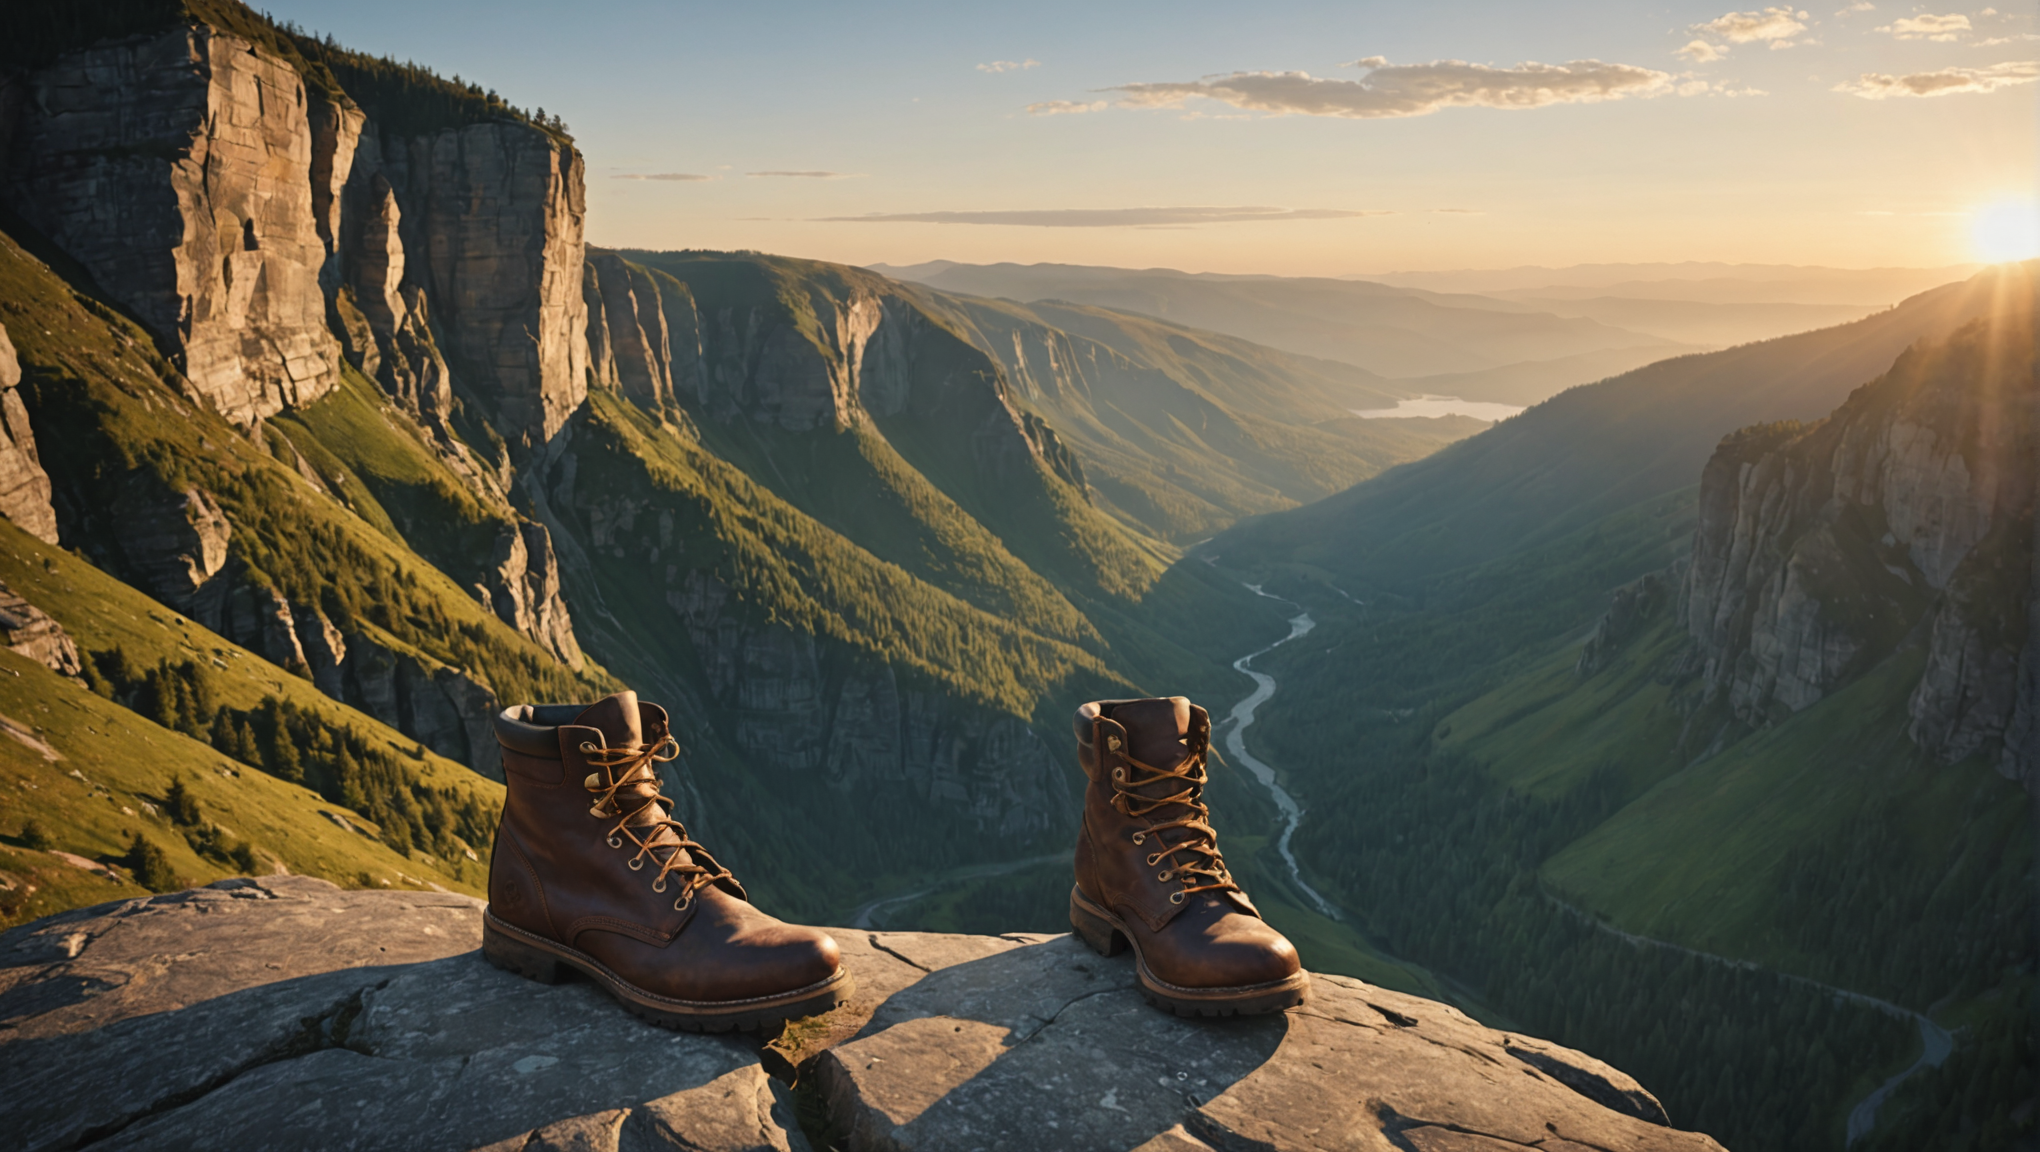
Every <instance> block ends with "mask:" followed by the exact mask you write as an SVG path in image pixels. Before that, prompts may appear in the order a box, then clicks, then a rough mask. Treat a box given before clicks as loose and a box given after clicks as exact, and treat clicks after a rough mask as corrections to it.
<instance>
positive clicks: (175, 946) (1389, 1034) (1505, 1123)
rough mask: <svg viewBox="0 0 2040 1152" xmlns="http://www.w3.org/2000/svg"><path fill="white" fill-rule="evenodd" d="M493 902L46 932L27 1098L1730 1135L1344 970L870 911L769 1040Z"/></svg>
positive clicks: (861, 1143)
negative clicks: (827, 975) (1247, 993)
mask: <svg viewBox="0 0 2040 1152" xmlns="http://www.w3.org/2000/svg"><path fill="white" fill-rule="evenodd" d="M480 912H481V905H480V904H479V903H478V902H476V901H474V900H470V899H468V898H466V897H461V896H453V895H442V894H437V893H393V892H350V891H343V890H341V889H339V888H335V887H333V886H332V885H330V884H327V883H325V882H323V881H319V880H311V879H305V878H300V877H266V878H263V879H261V880H225V881H221V882H220V883H218V884H215V885H213V886H212V887H210V888H201V889H194V890H191V891H187V892H179V893H173V894H170V895H165V896H157V897H153V898H150V899H147V900H130V901H123V902H120V903H116V904H105V905H100V906H98V907H95V908H86V909H81V910H78V911H75V912H70V913H65V914H63V915H60V916H55V917H51V918H49V919H46V920H41V921H37V922H36V923H33V924H29V925H25V926H23V927H21V928H17V929H15V930H14V931H12V932H9V933H7V934H5V935H4V936H0V1068H4V1069H5V1070H6V1071H5V1075H4V1076H0V1112H4V1113H5V1114H6V1115H7V1116H8V1117H9V1120H10V1125H11V1127H12V1129H13V1132H14V1134H15V1135H16V1137H17V1138H18V1139H19V1140H20V1141H21V1144H20V1146H21V1147H24V1148H29V1149H67V1148H82V1147H92V1148H109V1149H111V1148H150V1149H158V1148H161V1149H169V1148H200V1147H262V1148H272V1149H284V1148H306V1149H314V1148H316V1149H321V1150H334V1149H384V1148H387V1149H419V1148H444V1149H481V1148H486V1149H489V1150H491V1152H497V1150H511V1149H520V1150H526V1152H540V1150H546V1149H569V1148H572V1149H589V1150H595V1149H601V1150H605V1152H625V1150H637V1149H672V1148H684V1149H700V1150H710V1149H713V1150H738V1149H774V1150H778V1152H794V1150H804V1149H810V1148H813V1147H815V1146H816V1144H814V1143H811V1136H812V1137H813V1138H814V1139H817V1140H819V1141H820V1142H821V1144H823V1145H826V1146H829V1147H842V1148H847V1149H858V1150H862V1149H951V1148H956V1149H1005V1148H1014V1149H1035V1148H1072V1149H1093V1148H1111V1149H1125V1148H1141V1149H1147V1150H1151V1152H1162V1150H1182V1152H1194V1150H1197V1149H1206V1148H1219V1149H1332V1148H1364V1149H1382V1150H1387V1149H1401V1150H1404V1152H1412V1150H1414V1152H1507V1150H1508V1149H1513V1148H1537V1149H1542V1150H1545V1152H1587V1150H1589V1149H1594V1150H1604V1152H1652V1150H1659V1149H1663V1150H1675V1149H1676V1150H1700V1149H1718V1148H1719V1147H1720V1146H1719V1145H1717V1144H1716V1143H1715V1142H1714V1141H1713V1140H1711V1139H1709V1138H1707V1137H1706V1136H1702V1135H1699V1134H1697V1133H1692V1132H1681V1131H1677V1130H1675V1129H1672V1128H1670V1127H1667V1126H1665V1122H1664V1111H1663V1109H1662V1108H1661V1107H1660V1106H1659V1105H1658V1102H1657V1101H1656V1100H1655V1099H1654V1098H1652V1097H1651V1095H1650V1094H1649V1093H1648V1092H1645V1091H1644V1090H1643V1088H1642V1087H1641V1086H1639V1085H1638V1084H1637V1083H1636V1082H1635V1081H1634V1080H1632V1079H1630V1078H1629V1077H1628V1076H1626V1075H1624V1074H1622V1073H1621V1072H1618V1071H1616V1070H1615V1069H1613V1068H1610V1067H1608V1066H1607V1065H1605V1064H1602V1063H1601V1062H1599V1061H1597V1060H1594V1059H1592V1058H1591V1057H1587V1056H1584V1055H1581V1054H1580V1053H1577V1052H1573V1051H1570V1050H1568V1049H1564V1048H1559V1047H1557V1046H1555V1045H1551V1044H1546V1043H1544V1042H1542V1041H1538V1040H1534V1039H1531V1038H1528V1037H1523V1036H1516V1035H1511V1034H1506V1033H1502V1032H1497V1031H1494V1030H1492V1029H1488V1028H1485V1027H1483V1026H1481V1025H1479V1024H1477V1023H1475V1022H1474V1021H1472V1020H1470V1019H1468V1018H1467V1017H1466V1016H1465V1015H1463V1014H1462V1013H1460V1012H1459V1011H1457V1010H1455V1009H1453V1008H1450V1007H1448V1006H1446V1005H1443V1004H1437V1003H1433V1002H1431V1001H1427V1000H1421V999H1418V998H1415V997H1411V996H1405V995H1402V994H1400V993H1395V992H1390V991H1387V990H1385V989H1381V988H1375V987H1372V986H1370V985H1367V984H1363V983H1361V982H1359V981H1357V980H1349V979H1346V978H1344V977H1339V976H1324V975H1319V976H1317V977H1315V980H1316V984H1315V990H1314V995H1313V997H1312V999H1311V1001H1310V1002H1309V1003H1308V1004H1306V1005H1305V1006H1304V1007H1302V1008H1300V1009H1296V1010H1293V1011H1290V1012H1288V1013H1285V1014H1283V1015H1280V1016H1271V1017H1260V1018H1253V1019H1246V1020H1224V1021H1186V1020H1178V1019H1177V1018H1175V1017H1173V1016H1168V1015H1164V1014H1162V1013H1160V1012H1157V1011H1155V1010H1154V1009H1152V1008H1150V1007H1148V1006H1147V1005H1146V1004H1144V1003H1142V1002H1141V1000H1140V998H1139V996H1138V994H1137V993H1136V992H1135V990H1134V985H1133V974H1132V968H1131V965H1130V963H1129V962H1128V961H1127V959H1126V958H1124V957H1121V958H1116V959H1111V960H1106V959H1101V958H1099V957H1098V956H1096V955H1093V954H1092V953H1090V952H1089V951H1087V950H1085V949H1084V948H1083V946H1082V945H1081V944H1079V943H1077V942H1075V941H1073V940H1072V939H1070V938H1069V937H1065V936H1056V937H1042V936H1029V935H1018V934H1016V935H1010V936H996V937H995V936H945V935H937V934H929V933H872V932H863V931H855V930H847V929H846V930H838V931H837V940H838V942H839V943H840V944H841V945H842V947H843V953H844V957H845V961H846V963H848V964H849V965H850V966H851V967H852V969H853V971H854V972H855V974H856V976H857V980H858V984H859V992H858V995H857V997H856V999H855V1000H854V1001H853V1002H852V1003H850V1004H848V1005H845V1006H844V1007H843V1008H841V1009H838V1010H837V1011H836V1012H833V1013H830V1014H829V1015H828V1016H824V1017H819V1018H816V1019H814V1020H809V1021H801V1022H796V1023H795V1024H794V1025H792V1026H790V1027H789V1028H788V1029H787V1030H786V1033H785V1035H783V1036H780V1037H778V1038H776V1039H772V1040H771V1042H770V1043H769V1044H763V1045H762V1046H761V1041H762V1040H765V1039H767V1038H765V1037H745V1036H695V1035H687V1034H677V1033H670V1032H662V1031H659V1030H657V1029H654V1028H650V1027H647V1026H645V1025H643V1024H641V1023H639V1022H638V1021H636V1020H633V1019H631V1018H630V1017H628V1016H626V1015H624V1014H623V1012H622V1011H621V1010H619V1009H618V1008H616V1007H615V1005H613V1004H611V1003H610V1002H609V1001H608V1000H607V999H606V998H604V997H603V996H602V995H601V994H600V993H599V992H597V991H596V990H595V989H594V988H593V987H591V986H589V985H585V984H566V985H560V986H556V987H547V986H544V985H539V984H533V983H529V982H527V981H524V980H520V979H517V978H516V977H513V976H510V975H507V974H505V973H502V972H498V971H496V970H495V969H493V968H490V967H489V966H488V965H487V964H485V963H483V962H482V961H481V959H480V956H479V953H478V952H477V951H476V949H477V947H478V945H479V942H480V932H481V925H480V920H481V917H480ZM795 1079H798V1080H799V1082H800V1084H801V1087H800V1088H799V1089H798V1092H797V1093H796V1091H793V1090H789V1088H788V1087H787V1083H788V1082H789V1081H793V1080H795ZM797 1094H798V1096H799V1097H801V1099H800V1100H799V1101H798V1103H797V1102H796V1095H797ZM798 1116H804V1117H805V1118H806V1119H807V1121H808V1128H809V1131H808V1132H804V1131H803V1129H802V1126H801V1124H800V1123H799V1122H798V1120H797V1117H798Z"/></svg>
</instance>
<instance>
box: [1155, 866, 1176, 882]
mask: <svg viewBox="0 0 2040 1152" xmlns="http://www.w3.org/2000/svg"><path fill="white" fill-rule="evenodd" d="M1174 875H1175V873H1174V872H1171V871H1169V870H1168V869H1167V868H1164V869H1162V870H1161V871H1160V872H1157V873H1155V879H1157V880H1160V881H1161V882H1162V883H1164V884H1167V883H1168V882H1169V877H1171V876H1174Z"/></svg>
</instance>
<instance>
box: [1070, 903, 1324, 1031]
mask: <svg viewBox="0 0 2040 1152" xmlns="http://www.w3.org/2000/svg"><path fill="white" fill-rule="evenodd" d="M1070 927H1072V928H1074V929H1076V933H1077V935H1078V936H1079V937H1081V938H1082V939H1083V941H1084V943H1086V944H1088V945H1090V946H1091V950H1092V951H1094V952H1096V953H1098V955H1100V956H1117V955H1119V954H1120V953H1121V952H1124V951H1126V950H1127V948H1128V947H1131V948H1132V949H1133V959H1134V974H1135V975H1136V976H1138V977H1139V979H1140V994H1141V997H1142V998H1143V999H1145V1000H1146V1001H1147V1002H1148V1003H1150V1004H1152V1005H1154V1006H1155V1007H1157V1008H1160V1009H1161V1010H1162V1011H1164V1012H1173V1013H1175V1014H1176V1015H1178V1016H1258V1015H1261V1014H1262V1013H1266V1012H1280V1011H1282V1010H1283V1009H1285V1008H1294V1007H1296V1006H1297V1005H1298V1004H1301V1003H1303V1001H1304V998H1305V997H1307V996H1308V995H1309V994H1310V973H1308V972H1305V971H1303V970H1301V969H1299V970H1297V972H1296V974H1295V975H1293V976H1290V977H1288V978H1286V979H1283V980H1277V981H1274V982H1272V983H1268V984H1241V985H1237V986H1234V987H1231V988H1185V987H1183V986H1181V985H1178V984H1171V983H1169V982H1168V981H1166V980H1163V979H1162V978H1160V977H1159V976H1156V975H1155V974H1154V973H1153V972H1151V971H1149V970H1148V965H1147V957H1145V956H1143V955H1142V954H1141V951H1140V941H1139V940H1138V939H1137V938H1136V937H1135V936H1134V935H1133V933H1131V932H1128V931H1127V930H1126V924H1125V923H1124V922H1123V921H1121V920H1120V919H1119V917H1117V916H1114V915H1113V914H1112V913H1111V912H1109V911H1107V910H1106V909H1105V908H1104V907H1102V906H1100V905H1098V904H1094V903H1092V902H1091V900H1090V898H1089V897H1087V896H1085V895H1084V893H1083V891H1082V890H1081V889H1078V888H1071V889H1070Z"/></svg>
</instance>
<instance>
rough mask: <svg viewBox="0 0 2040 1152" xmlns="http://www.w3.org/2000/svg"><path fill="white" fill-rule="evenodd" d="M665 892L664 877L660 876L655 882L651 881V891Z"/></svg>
mask: <svg viewBox="0 0 2040 1152" xmlns="http://www.w3.org/2000/svg"><path fill="white" fill-rule="evenodd" d="M665 890H666V878H665V877H664V876H661V877H659V878H658V879H657V880H654V881H652V891H654V892H664V891H665Z"/></svg>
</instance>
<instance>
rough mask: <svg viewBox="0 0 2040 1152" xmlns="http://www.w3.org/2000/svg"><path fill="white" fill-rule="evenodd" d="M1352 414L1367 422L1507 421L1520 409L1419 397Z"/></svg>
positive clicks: (1458, 399) (1451, 397) (1446, 397)
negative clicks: (1451, 418) (1429, 418)
mask: <svg viewBox="0 0 2040 1152" xmlns="http://www.w3.org/2000/svg"><path fill="white" fill-rule="evenodd" d="M1352 411H1353V415H1355V416H1362V417H1365V418H1367V419H1369V420H1384V419H1386V420H1405V419H1410V418H1413V417H1423V416H1471V417H1473V418H1474V419H1475V420H1486V421H1489V422H1493V421H1496V420H1507V419H1508V418H1509V417H1511V416H1514V415H1515V414H1516V413H1518V412H1521V411H1522V409H1521V408H1518V407H1516V406H1515V405H1513V404H1485V403H1482V402H1480V401H1478V400H1461V399H1460V398H1459V397H1457V396H1420V397H1418V398H1417V399H1415V400H1401V401H1397V402H1396V406H1395V407H1393V408H1368V409H1364V410H1363V409H1360V408H1355V409H1353V410H1352Z"/></svg>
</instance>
